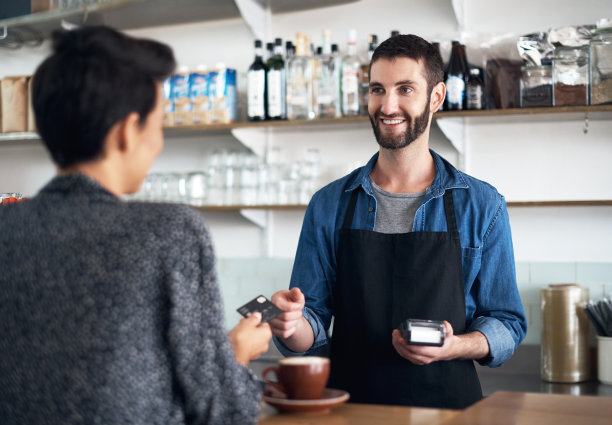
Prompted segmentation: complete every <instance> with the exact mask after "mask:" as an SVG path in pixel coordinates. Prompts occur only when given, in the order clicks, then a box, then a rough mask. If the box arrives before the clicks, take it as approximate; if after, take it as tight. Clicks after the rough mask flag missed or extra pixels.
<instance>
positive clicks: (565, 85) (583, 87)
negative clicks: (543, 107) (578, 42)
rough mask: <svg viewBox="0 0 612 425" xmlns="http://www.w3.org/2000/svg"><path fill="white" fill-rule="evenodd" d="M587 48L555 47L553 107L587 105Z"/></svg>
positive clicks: (588, 52)
mask: <svg viewBox="0 0 612 425" xmlns="http://www.w3.org/2000/svg"><path fill="white" fill-rule="evenodd" d="M589 56H590V48H589V46H582V47H557V48H556V49H555V52H554V57H553V72H552V74H553V105H554V106H570V105H588V104H589V92H590V91H589Z"/></svg>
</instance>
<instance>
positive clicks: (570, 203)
mask: <svg viewBox="0 0 612 425" xmlns="http://www.w3.org/2000/svg"><path fill="white" fill-rule="evenodd" d="M507 206H508V208H519V207H523V208H524V207H611V206H612V199H610V200H608V199H598V200H580V201H576V200H566V201H508V202H507ZM191 207H192V208H194V209H196V210H198V211H202V212H207V211H211V212H212V211H241V210H268V211H299V210H305V209H306V207H307V205H306V204H282V205H203V206H196V205H191Z"/></svg>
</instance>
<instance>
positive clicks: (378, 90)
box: [370, 87, 383, 94]
mask: <svg viewBox="0 0 612 425" xmlns="http://www.w3.org/2000/svg"><path fill="white" fill-rule="evenodd" d="M382 92H383V89H381V88H380V87H370V93H372V94H380V93H382Z"/></svg>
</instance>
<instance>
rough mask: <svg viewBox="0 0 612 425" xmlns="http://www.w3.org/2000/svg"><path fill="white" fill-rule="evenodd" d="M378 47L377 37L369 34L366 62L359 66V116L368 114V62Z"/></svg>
mask: <svg viewBox="0 0 612 425" xmlns="http://www.w3.org/2000/svg"><path fill="white" fill-rule="evenodd" d="M377 47H378V37H377V36H376V34H370V36H369V37H368V61H367V63H363V64H361V73H360V77H361V78H360V82H359V107H360V113H361V115H367V114H368V94H369V92H370V62H371V61H372V56H373V55H374V50H376V48H377Z"/></svg>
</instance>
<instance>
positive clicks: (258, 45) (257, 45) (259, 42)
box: [255, 40, 261, 49]
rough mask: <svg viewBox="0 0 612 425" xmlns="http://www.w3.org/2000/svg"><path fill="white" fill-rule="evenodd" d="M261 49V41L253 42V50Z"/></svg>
mask: <svg viewBox="0 0 612 425" xmlns="http://www.w3.org/2000/svg"><path fill="white" fill-rule="evenodd" d="M259 47H261V40H255V48H256V49H257V48H259Z"/></svg>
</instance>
